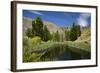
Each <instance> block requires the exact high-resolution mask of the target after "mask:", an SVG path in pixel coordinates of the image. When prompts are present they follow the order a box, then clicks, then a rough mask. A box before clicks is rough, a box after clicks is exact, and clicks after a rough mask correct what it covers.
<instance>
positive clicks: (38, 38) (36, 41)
mask: <svg viewBox="0 0 100 73" xmlns="http://www.w3.org/2000/svg"><path fill="white" fill-rule="evenodd" d="M41 42H42V40H41V38H40V37H38V36H36V37H33V38H31V39H30V43H31V44H32V45H37V44H40V43H41Z"/></svg>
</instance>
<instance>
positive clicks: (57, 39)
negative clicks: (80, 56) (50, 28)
mask: <svg viewBox="0 0 100 73" xmlns="http://www.w3.org/2000/svg"><path fill="white" fill-rule="evenodd" d="M54 41H60V35H59V32H58V31H56V33H55V34H54Z"/></svg>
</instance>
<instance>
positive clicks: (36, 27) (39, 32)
mask: <svg viewBox="0 0 100 73" xmlns="http://www.w3.org/2000/svg"><path fill="white" fill-rule="evenodd" d="M32 32H33V34H34V35H35V36H39V37H41V39H42V40H43V22H42V20H41V18H39V17H37V18H36V19H34V20H33V21H32Z"/></svg>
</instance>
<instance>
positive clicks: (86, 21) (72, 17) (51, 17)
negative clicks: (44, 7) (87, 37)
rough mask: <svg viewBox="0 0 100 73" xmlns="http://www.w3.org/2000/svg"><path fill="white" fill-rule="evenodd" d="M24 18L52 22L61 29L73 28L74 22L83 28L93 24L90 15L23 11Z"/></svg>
mask: <svg viewBox="0 0 100 73" xmlns="http://www.w3.org/2000/svg"><path fill="white" fill-rule="evenodd" d="M23 16H24V17H28V18H31V19H34V18H36V17H40V18H41V19H42V20H43V21H48V22H52V23H54V24H56V25H58V26H61V27H68V26H71V25H72V24H73V22H74V23H77V24H79V25H81V26H88V25H90V24H91V14H90V13H78V12H56V11H36V10H23Z"/></svg>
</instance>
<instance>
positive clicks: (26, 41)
mask: <svg viewBox="0 0 100 73" xmlns="http://www.w3.org/2000/svg"><path fill="white" fill-rule="evenodd" d="M23 46H29V38H28V37H27V36H24V37H23Z"/></svg>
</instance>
